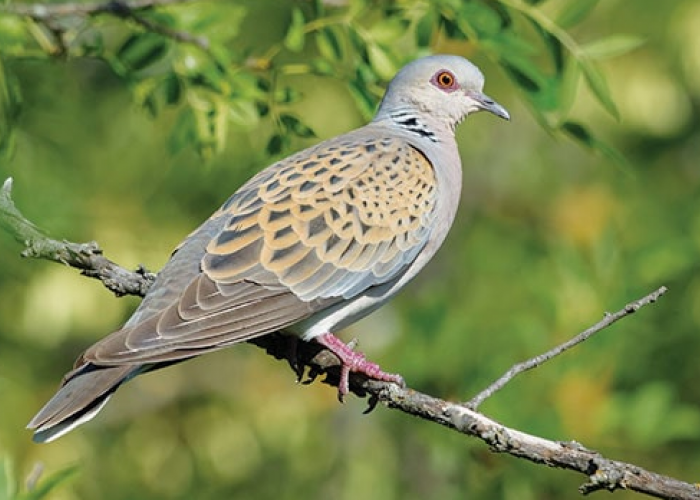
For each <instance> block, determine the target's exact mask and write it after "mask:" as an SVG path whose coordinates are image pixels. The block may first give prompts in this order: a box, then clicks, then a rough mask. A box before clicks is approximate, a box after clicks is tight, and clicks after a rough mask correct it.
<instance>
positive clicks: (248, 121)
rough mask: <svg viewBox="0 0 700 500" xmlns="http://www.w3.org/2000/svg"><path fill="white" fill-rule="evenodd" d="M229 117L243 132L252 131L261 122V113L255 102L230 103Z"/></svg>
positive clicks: (240, 100)
mask: <svg viewBox="0 0 700 500" xmlns="http://www.w3.org/2000/svg"><path fill="white" fill-rule="evenodd" d="M228 115H229V119H230V120H231V122H232V123H233V124H234V125H236V126H237V128H238V129H241V130H252V129H254V128H255V127H257V126H258V123H259V122H260V113H259V110H258V107H257V106H256V105H255V103H254V102H253V101H247V100H243V99H237V100H235V101H232V102H230V103H229V105H228Z"/></svg>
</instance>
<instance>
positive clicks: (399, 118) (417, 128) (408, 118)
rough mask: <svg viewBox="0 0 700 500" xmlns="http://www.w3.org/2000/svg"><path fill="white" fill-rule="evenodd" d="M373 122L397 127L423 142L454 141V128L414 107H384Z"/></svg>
mask: <svg viewBox="0 0 700 500" xmlns="http://www.w3.org/2000/svg"><path fill="white" fill-rule="evenodd" d="M373 121H374V122H380V123H383V124H384V125H391V126H392V127H396V128H398V129H400V130H403V131H405V132H407V133H408V135H415V136H416V137H417V138H419V139H420V140H421V141H429V142H432V143H435V144H438V143H441V142H445V141H453V140H454V126H452V125H450V124H449V123H448V122H447V121H443V120H440V119H437V118H435V117H434V116H432V115H431V114H430V113H423V112H421V111H419V110H416V108H415V107H414V106H401V107H398V106H396V107H391V108H384V107H382V108H380V109H379V111H378V112H377V116H376V117H375V118H374V120H373Z"/></svg>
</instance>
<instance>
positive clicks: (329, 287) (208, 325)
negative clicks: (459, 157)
mask: <svg viewBox="0 0 700 500" xmlns="http://www.w3.org/2000/svg"><path fill="white" fill-rule="evenodd" d="M436 196H437V186H436V181H435V172H434V170H433V166H432V165H431V164H430V162H429V161H428V160H427V158H426V157H425V156H424V155H423V154H422V153H421V152H420V151H418V150H417V149H415V148H414V147H412V146H410V145H409V144H407V143H406V142H405V141H404V140H401V139H396V138H382V137H379V138H377V137H368V136H367V135H365V136H359V137H358V136H357V135H349V136H345V139H343V137H341V138H338V139H336V140H331V141H327V142H325V143H322V144H320V145H318V146H316V147H313V148H310V149H308V150H306V151H302V152H301V153H298V154H296V155H293V156H291V157H289V158H287V159H286V160H283V161H281V162H278V163H276V164H274V165H273V166H271V167H269V168H268V169H266V170H264V171H262V172H261V173H260V174H258V175H257V176H255V177H254V178H253V179H251V180H250V181H249V182H248V183H247V184H245V185H244V186H243V187H242V188H241V189H240V190H238V191H237V192H236V193H235V194H234V195H233V196H232V197H231V198H230V199H229V200H228V201H227V202H226V203H225V204H224V205H223V206H222V208H221V209H220V210H219V212H217V213H216V214H214V216H213V217H214V218H219V217H223V218H224V220H225V221H226V222H225V224H223V227H222V228H221V229H220V230H219V231H218V232H217V234H216V235H215V236H214V237H213V238H211V239H210V241H209V242H208V245H207V247H206V252H205V254H204V257H203V258H202V260H201V263H200V269H201V272H199V273H198V274H196V276H195V277H194V278H193V279H192V280H191V281H190V282H189V284H188V285H187V286H186V287H185V288H184V290H183V291H182V293H179V294H177V295H176V299H175V300H173V301H171V302H170V304H169V305H167V306H166V307H163V308H161V309H160V310H159V311H157V312H156V313H154V314H152V315H150V316H148V317H146V318H144V319H143V320H141V321H139V322H137V323H136V324H127V326H126V327H124V328H123V329H122V330H119V331H117V332H114V333H113V334H112V335H110V336H108V337H106V338H105V339H103V340H102V341H100V342H98V343H97V344H95V345H94V346H92V347H91V348H90V349H88V350H87V351H86V352H85V354H84V356H83V358H82V359H81V362H84V361H88V362H92V363H95V364H102V365H109V364H124V363H135V364H136V363H139V364H140V363H151V362H166V361H172V360H176V359H182V358H186V357H191V356H194V355H197V354H201V353H203V352H206V351H210V350H214V349H218V348H220V347H223V346H226V345H231V344H234V343H237V342H241V341H244V340H247V339H250V338H253V337H257V336H260V335H264V334H266V333H270V332H273V331H277V330H280V329H283V328H286V327H288V326H290V325H293V324H295V323H297V322H299V321H301V320H303V319H306V318H308V317H310V316H312V315H313V314H314V313H315V312H317V311H319V310H321V309H323V308H326V307H328V306H329V305H332V304H335V303H337V302H340V301H343V300H349V299H352V298H354V297H356V296H358V295H360V294H362V293H363V292H364V291H365V290H367V289H368V288H370V287H373V286H375V285H379V284H383V283H387V282H389V281H391V280H393V279H396V278H397V277H398V276H400V275H401V274H402V272H403V271H405V269H406V268H407V267H408V265H409V264H410V263H411V262H412V261H413V260H414V259H415V257H416V256H417V254H418V253H419V252H420V250H421V249H422V248H423V247H424V246H425V244H426V242H427V241H428V239H429V237H430V232H431V227H432V225H433V224H434V218H435V204H436ZM186 245H187V243H185V245H184V246H181V248H185V246H186Z"/></svg>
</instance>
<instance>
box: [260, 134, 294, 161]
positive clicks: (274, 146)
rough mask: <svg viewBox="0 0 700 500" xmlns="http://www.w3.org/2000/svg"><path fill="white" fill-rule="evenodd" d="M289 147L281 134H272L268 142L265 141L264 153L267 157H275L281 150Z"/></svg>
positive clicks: (287, 139)
mask: <svg viewBox="0 0 700 500" xmlns="http://www.w3.org/2000/svg"><path fill="white" fill-rule="evenodd" d="M287 147H289V138H288V137H287V136H286V135H282V134H272V136H271V137H270V140H269V141H267V146H265V151H266V152H267V154H268V156H277V155H278V154H280V153H281V152H282V151H283V150H285V149H287Z"/></svg>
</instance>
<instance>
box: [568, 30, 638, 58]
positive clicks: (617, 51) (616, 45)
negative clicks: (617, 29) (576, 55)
mask: <svg viewBox="0 0 700 500" xmlns="http://www.w3.org/2000/svg"><path fill="white" fill-rule="evenodd" d="M643 44H644V39H643V38H641V37H638V36H634V35H613V36H610V37H607V38H602V39H600V40H596V41H594V42H590V43H587V44H585V45H583V46H582V47H581V50H582V51H583V54H584V55H585V56H586V57H588V58H589V59H608V58H611V57H617V56H621V55H623V54H626V53H627V52H630V51H632V50H634V49H636V48H637V47H640V46H641V45H643Z"/></svg>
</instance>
